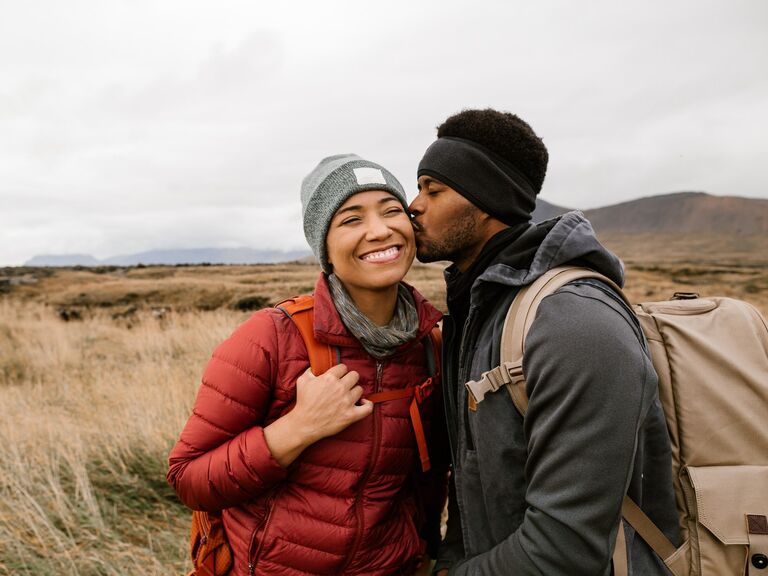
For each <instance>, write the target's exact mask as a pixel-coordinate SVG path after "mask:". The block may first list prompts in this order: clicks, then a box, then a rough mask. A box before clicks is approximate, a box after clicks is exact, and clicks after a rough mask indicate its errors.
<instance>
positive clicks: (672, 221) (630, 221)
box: [584, 192, 768, 236]
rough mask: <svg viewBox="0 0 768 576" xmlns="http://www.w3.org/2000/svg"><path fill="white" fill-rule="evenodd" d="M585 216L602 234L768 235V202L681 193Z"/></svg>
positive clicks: (640, 200) (609, 207) (643, 200)
mask: <svg viewBox="0 0 768 576" xmlns="http://www.w3.org/2000/svg"><path fill="white" fill-rule="evenodd" d="M584 214H585V215H586V216H587V218H589V220H590V221H591V222H592V225H593V226H594V227H595V230H597V232H598V233H600V234H605V233H619V232H620V233H623V234H649V233H673V234H705V235H709V234H718V235H726V234H727V235H732V234H735V235H744V236H748V235H760V234H768V200H763V199H757V198H738V197H735V196H712V195H710V194H705V193H703V192H678V193H675V194H664V195H661V196H651V197H648V198H640V199H639V200H632V201H630V202H622V203H621V204H615V205H613V206H606V207H604V208H595V209H594V210H586V211H585V212H584Z"/></svg>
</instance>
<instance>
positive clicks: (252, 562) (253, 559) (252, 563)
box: [248, 490, 280, 576]
mask: <svg viewBox="0 0 768 576" xmlns="http://www.w3.org/2000/svg"><path fill="white" fill-rule="evenodd" d="M279 495H280V491H279V490H278V491H277V492H275V495H274V497H273V498H272V502H270V503H269V510H268V511H267V519H266V520H265V521H264V531H263V532H262V536H261V542H259V547H258V548H257V549H256V555H255V556H253V545H254V544H255V543H256V534H258V532H259V529H258V528H257V529H256V530H254V531H253V534H251V542H250V544H248V576H253V575H254V573H255V572H256V564H258V562H259V556H260V555H261V549H262V547H263V546H264V537H265V536H266V535H267V529H269V521H270V520H271V519H272V511H273V510H274V509H275V503H276V502H277V497H278V496H279Z"/></svg>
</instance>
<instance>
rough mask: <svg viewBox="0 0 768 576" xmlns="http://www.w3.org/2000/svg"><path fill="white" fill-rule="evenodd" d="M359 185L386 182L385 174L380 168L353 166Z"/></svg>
mask: <svg viewBox="0 0 768 576" xmlns="http://www.w3.org/2000/svg"><path fill="white" fill-rule="evenodd" d="M352 170H353V171H354V173H355V178H357V184H358V186H362V185H363V184H386V183H387V181H386V180H385V179H384V174H382V172H381V170H379V169H378V168H353V169H352Z"/></svg>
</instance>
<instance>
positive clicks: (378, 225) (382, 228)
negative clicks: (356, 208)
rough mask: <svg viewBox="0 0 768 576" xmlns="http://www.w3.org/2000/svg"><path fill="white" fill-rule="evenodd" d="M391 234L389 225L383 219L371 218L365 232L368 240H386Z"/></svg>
mask: <svg viewBox="0 0 768 576" xmlns="http://www.w3.org/2000/svg"><path fill="white" fill-rule="evenodd" d="M390 234H392V229H391V228H390V227H389V224H388V223H387V221H386V220H384V219H383V218H372V219H371V220H370V222H369V225H368V230H367V231H366V236H367V237H368V239H370V240H378V239H380V238H387V237H388V236H389V235H390Z"/></svg>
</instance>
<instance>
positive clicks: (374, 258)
mask: <svg viewBox="0 0 768 576" xmlns="http://www.w3.org/2000/svg"><path fill="white" fill-rule="evenodd" d="M399 256H400V246H389V247H388V248H384V249H382V250H376V251H373V252H366V253H365V254H363V255H362V256H360V260H364V261H365V262H373V263H376V264H379V263H383V262H391V261H392V260H397V258H398V257H399Z"/></svg>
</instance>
